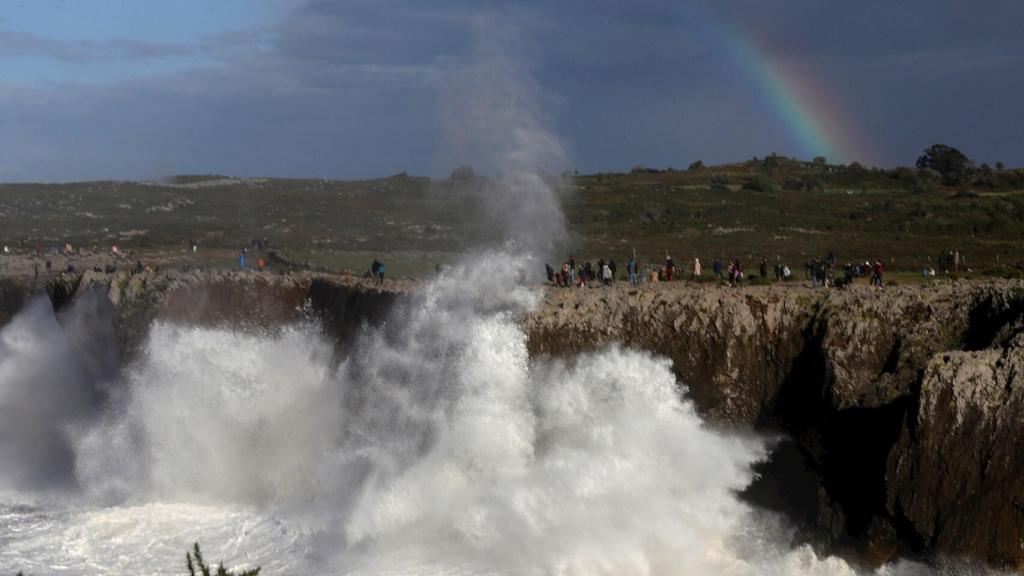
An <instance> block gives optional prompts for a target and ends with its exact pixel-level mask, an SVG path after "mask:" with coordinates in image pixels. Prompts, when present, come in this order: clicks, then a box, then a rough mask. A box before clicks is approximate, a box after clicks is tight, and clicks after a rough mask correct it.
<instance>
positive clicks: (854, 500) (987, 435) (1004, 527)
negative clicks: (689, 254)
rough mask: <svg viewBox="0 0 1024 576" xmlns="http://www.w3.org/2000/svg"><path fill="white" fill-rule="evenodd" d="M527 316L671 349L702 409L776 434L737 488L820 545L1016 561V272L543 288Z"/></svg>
mask: <svg viewBox="0 0 1024 576" xmlns="http://www.w3.org/2000/svg"><path fill="white" fill-rule="evenodd" d="M525 326H526V328H527V331H528V333H529V337H530V348H531V352H532V353H534V354H556V355H565V354H573V353H575V352H578V351H581V350H586V349H590V348H593V347H595V346H600V345H602V344H604V343H606V342H612V341H621V342H625V343H627V344H629V345H634V346H638V347H642V348H646V349H650V350H653V351H656V352H658V353H661V354H664V355H666V356H669V357H670V358H672V360H673V365H674V370H675V372H676V374H677V376H678V378H679V380H680V382H682V383H684V384H685V385H686V386H687V388H688V392H689V395H690V397H691V398H692V399H693V400H694V402H695V403H696V404H697V406H698V407H699V408H700V409H701V411H702V412H703V413H704V414H705V415H706V416H707V417H708V418H709V419H710V420H711V421H713V422H717V423H720V424H723V425H729V426H740V427H751V428H754V429H757V430H760V431H764V432H769V433H771V432H782V433H783V434H784V436H785V438H787V440H785V441H783V442H782V443H781V444H780V446H779V448H778V449H777V450H776V452H775V454H774V456H773V458H772V460H771V461H770V462H768V463H766V464H765V465H764V466H763V469H762V470H760V472H761V477H760V479H759V481H758V482H757V483H756V484H755V485H754V486H752V487H751V488H750V489H749V490H748V492H747V497H748V498H750V499H751V500H752V501H755V502H757V503H759V504H761V505H765V506H769V507H775V508H777V509H779V510H782V511H784V512H786V513H788V514H789V515H790V516H791V517H792V518H793V519H794V520H795V521H797V522H798V524H800V525H801V526H802V527H804V528H805V532H804V535H803V537H805V538H806V539H808V540H810V541H812V542H816V543H818V544H820V545H821V546H822V547H824V548H826V549H827V550H828V551H830V552H838V553H843V554H845V555H847V556H853V557H856V558H859V559H861V560H863V561H866V562H867V563H869V564H878V563H881V562H884V561H886V560H888V559H890V558H892V557H893V556H894V555H896V554H908V555H921V556H928V555H930V554H932V553H934V552H940V553H950V554H955V555H966V556H970V557H975V558H978V559H982V560H984V561H987V562H989V563H991V564H994V565H999V566H1010V567H1014V568H1018V569H1020V568H1024V443H1022V442H1021V439H1020V435H1019V431H1020V430H1021V427H1022V425H1024V401H1022V398H1024V377H1022V374H1024V372H1022V367H1024V284H1022V283H1019V282H1004V281H975V282H945V283H936V284H932V285H930V286H918V287H901V288H887V289H885V290H881V291H874V290H869V289H867V288H866V287H857V288H851V289H848V290H830V291H826V290H811V289H807V288H793V287H764V288H749V289H739V290H736V289H727V288H718V287H715V288H709V287H690V288H687V287H682V286H680V285H673V286H665V285H649V286H645V287H643V288H640V289H630V288H629V287H627V286H621V285H620V286H615V287H613V288H610V289H596V290H589V291H577V290H552V291H549V292H548V293H547V295H546V297H545V299H544V302H543V305H542V306H541V308H540V309H539V310H538V311H537V312H536V313H534V314H533V315H531V316H530V317H529V318H528V319H526V321H525Z"/></svg>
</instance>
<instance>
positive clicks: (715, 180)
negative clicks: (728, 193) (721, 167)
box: [711, 174, 729, 190]
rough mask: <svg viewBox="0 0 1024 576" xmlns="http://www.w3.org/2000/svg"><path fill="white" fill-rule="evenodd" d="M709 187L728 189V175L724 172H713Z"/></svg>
mask: <svg viewBox="0 0 1024 576" xmlns="http://www.w3.org/2000/svg"><path fill="white" fill-rule="evenodd" d="M711 189H712V190H728V189H729V177H728V176H726V175H725V174H714V175H712V176H711Z"/></svg>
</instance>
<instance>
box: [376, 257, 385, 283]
mask: <svg viewBox="0 0 1024 576" xmlns="http://www.w3.org/2000/svg"><path fill="white" fill-rule="evenodd" d="M383 285H384V263H383V262H378V263H377V286H383Z"/></svg>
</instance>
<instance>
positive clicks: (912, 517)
mask: <svg viewBox="0 0 1024 576" xmlns="http://www.w3.org/2000/svg"><path fill="white" fill-rule="evenodd" d="M1022 344H1024V338H1021V337H1019V336H1018V337H1017V338H1016V339H1015V340H1014V341H1013V342H1011V343H1010V344H1009V345H1008V346H1006V347H1005V348H1003V349H1002V350H999V349H987V350H981V351H974V352H948V353H941V354H936V355H934V356H933V357H932V358H931V360H930V362H929V363H928V366H927V367H926V368H925V376H924V381H923V382H922V384H921V391H920V396H919V398H918V403H917V409H916V411H915V412H914V413H912V414H910V415H909V418H908V419H907V422H906V424H905V425H904V426H903V428H902V430H901V433H900V438H899V441H898V443H897V444H896V446H894V447H893V449H892V452H891V453H890V455H889V461H888V491H887V506H888V509H889V510H890V513H891V514H893V515H897V514H899V515H902V516H904V517H905V518H907V519H908V520H909V521H910V522H911V523H912V524H913V526H914V529H915V530H916V532H917V533H918V534H919V535H920V537H921V538H922V539H923V540H924V541H925V542H927V543H928V544H929V545H930V546H931V547H934V548H936V549H941V550H947V551H952V552H956V553H961V554H969V555H975V556H982V557H984V558H986V559H987V560H988V561H990V562H992V563H994V564H997V565H1009V566H1011V567H1014V568H1016V569H1024V439H1022V434H1021V432H1022V425H1024V378H1022V376H1021V375H1022V374H1024V346H1022Z"/></svg>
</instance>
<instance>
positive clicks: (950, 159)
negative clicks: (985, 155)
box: [917, 144, 974, 186]
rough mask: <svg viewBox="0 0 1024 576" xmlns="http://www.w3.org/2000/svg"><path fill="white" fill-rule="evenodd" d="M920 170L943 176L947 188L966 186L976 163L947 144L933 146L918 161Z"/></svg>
mask: <svg viewBox="0 0 1024 576" xmlns="http://www.w3.org/2000/svg"><path fill="white" fill-rule="evenodd" d="M917 167H918V168H931V169H933V170H936V171H938V172H939V174H942V183H943V184H945V185H947V186H960V185H962V184H966V183H967V182H968V180H969V179H970V176H971V174H972V173H973V171H974V163H973V162H971V159H970V158H968V157H967V156H966V155H965V154H964V153H963V152H961V151H959V150H957V149H956V148H953V147H952V146H947V145H945V144H933V145H931V146H929V147H928V148H927V149H926V150H925V151H924V154H922V155H921V157H920V158H918V159H917Z"/></svg>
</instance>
